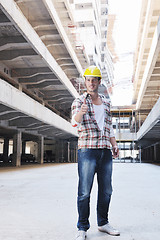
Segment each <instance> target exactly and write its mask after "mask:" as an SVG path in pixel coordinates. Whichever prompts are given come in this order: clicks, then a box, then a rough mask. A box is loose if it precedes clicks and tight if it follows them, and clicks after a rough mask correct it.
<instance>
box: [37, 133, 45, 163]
mask: <svg viewBox="0 0 160 240" xmlns="http://www.w3.org/2000/svg"><path fill="white" fill-rule="evenodd" d="M43 153H44V137H42V136H41V137H40V138H39V141H38V156H37V157H38V159H37V162H38V163H40V164H43Z"/></svg>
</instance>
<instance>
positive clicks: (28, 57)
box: [0, 0, 88, 138]
mask: <svg viewBox="0 0 160 240" xmlns="http://www.w3.org/2000/svg"><path fill="white" fill-rule="evenodd" d="M67 3H68V1H65V0H64V1H45V0H44V1H42V0H35V1H28V0H15V1H13V0H9V1H0V78H1V79H2V80H5V81H6V82H8V83H10V84H12V85H13V86H14V87H16V88H17V89H19V91H21V92H23V93H25V94H27V95H28V96H30V97H31V98H32V99H33V100H34V99H35V100H36V101H38V102H39V103H40V104H42V105H43V106H44V107H46V108H48V109H50V110H52V111H53V112H54V113H56V114H57V115H58V116H61V117H62V118H63V119H66V120H70V107H71V103H72V102H73V100H74V98H75V97H78V96H79V94H78V92H77V90H78V89H79V87H80V86H79V84H77V79H78V78H79V77H80V76H81V75H82V73H83V68H85V67H86V66H87V65H88V59H87V57H86V54H85V52H84V50H83V51H82V49H78V48H76V45H75V40H74V35H73V34H72V32H71V31H70V28H69V26H70V24H71V22H72V15H71V13H70V10H69V5H68V4H67ZM49 4H50V5H49ZM51 9H52V11H51ZM80 84H81V88H82V89H83V88H84V84H83V82H81V83H80ZM24 106H25V105H24ZM0 111H1V112H0V123H1V124H0V125H1V135H4V132H5V131H6V132H8V131H7V130H6V129H7V127H8V128H9V129H10V135H12V133H13V132H14V131H16V130H22V131H23V132H27V133H31V134H33V136H34V135H36V134H37V135H43V136H45V137H46V138H55V137H59V138H61V137H62V138H69V137H73V136H75V133H72V132H71V134H69V133H67V132H66V131H63V130H62V129H60V128H56V127H54V126H52V125H49V124H46V123H44V122H43V121H40V120H38V119H36V118H34V117H33V116H29V115H27V114H24V113H23V112H21V111H18V110H17V109H15V108H12V107H11V106H7V105H5V104H3V102H1V105H0ZM2 129H4V131H3V130H2ZM7 134H8V133H7Z"/></svg>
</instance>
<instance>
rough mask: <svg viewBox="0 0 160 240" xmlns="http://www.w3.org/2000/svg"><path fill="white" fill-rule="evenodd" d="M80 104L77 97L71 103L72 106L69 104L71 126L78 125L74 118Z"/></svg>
mask: <svg viewBox="0 0 160 240" xmlns="http://www.w3.org/2000/svg"><path fill="white" fill-rule="evenodd" d="M81 105H82V103H81V101H80V99H79V98H77V99H75V100H74V101H73V103H72V106H71V113H72V119H71V124H72V126H73V127H78V126H79V123H78V122H76V120H75V116H76V114H77V113H78V112H79V111H80V109H81Z"/></svg>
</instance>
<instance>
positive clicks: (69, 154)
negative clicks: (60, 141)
mask: <svg viewBox="0 0 160 240" xmlns="http://www.w3.org/2000/svg"><path fill="white" fill-rule="evenodd" d="M70 145H71V143H70V142H68V162H71V151H70V150H71V148H70Z"/></svg>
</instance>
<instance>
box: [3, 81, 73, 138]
mask: <svg viewBox="0 0 160 240" xmlns="http://www.w3.org/2000/svg"><path fill="white" fill-rule="evenodd" d="M0 89H1V94H0V103H3V104H5V105H6V106H9V107H11V108H12V109H15V110H18V111H20V112H22V113H24V114H26V115H28V116H29V117H33V118H35V119H36V120H39V121H41V122H43V123H46V124H49V125H50V126H53V127H55V128H57V129H60V130H62V131H63V132H66V133H69V134H71V135H73V136H77V130H76V129H75V128H73V127H72V125H71V123H70V122H68V121H67V120H65V119H63V118H62V117H60V116H58V115H57V114H55V113H54V112H52V111H51V110H49V109H48V108H46V107H44V106H43V105H42V104H40V103H38V102H37V101H35V100H33V99H32V98H30V97H29V96H27V95H26V94H24V93H23V92H20V91H19V90H18V89H16V88H14V87H13V86H11V85H10V84H8V83H7V82H5V81H3V80H2V79H1V80H0Z"/></svg>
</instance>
